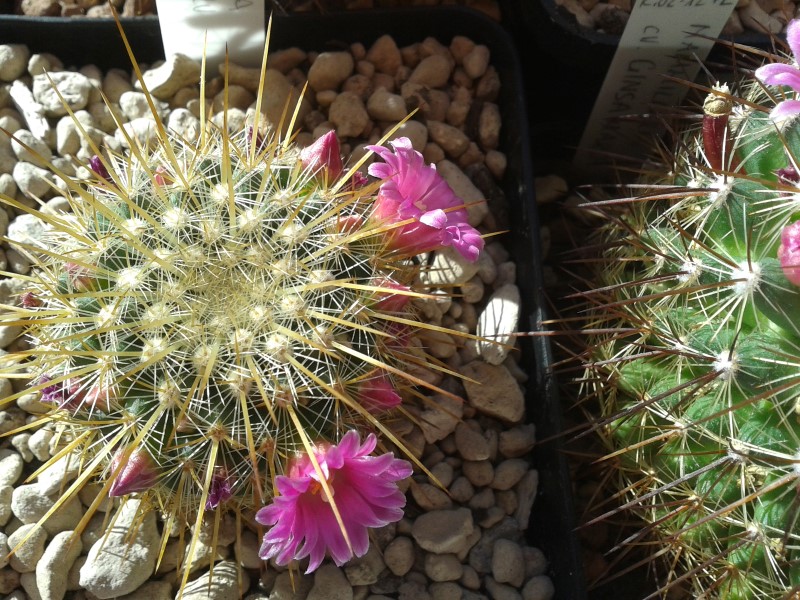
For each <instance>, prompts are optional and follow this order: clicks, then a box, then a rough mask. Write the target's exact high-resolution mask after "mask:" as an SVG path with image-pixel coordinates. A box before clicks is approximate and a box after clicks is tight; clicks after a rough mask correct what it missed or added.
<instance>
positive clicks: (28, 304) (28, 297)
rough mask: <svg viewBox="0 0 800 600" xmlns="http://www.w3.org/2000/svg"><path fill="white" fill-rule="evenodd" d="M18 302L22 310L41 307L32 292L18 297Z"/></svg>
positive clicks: (40, 303) (40, 302) (39, 301)
mask: <svg viewBox="0 0 800 600" xmlns="http://www.w3.org/2000/svg"><path fill="white" fill-rule="evenodd" d="M19 302H20V304H22V306H23V307H24V308H37V307H39V306H41V305H42V301H41V299H40V298H39V297H38V296H37V295H36V294H34V293H33V292H25V293H24V294H22V295H21V296H20V297H19Z"/></svg>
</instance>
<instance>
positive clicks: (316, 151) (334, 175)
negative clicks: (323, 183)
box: [300, 131, 342, 181]
mask: <svg viewBox="0 0 800 600" xmlns="http://www.w3.org/2000/svg"><path fill="white" fill-rule="evenodd" d="M300 162H302V163H303V167H305V168H306V169H309V170H311V171H312V172H314V173H318V171H322V173H318V176H319V177H324V178H327V180H328V181H336V180H337V179H338V178H339V176H340V175H341V174H342V157H341V149H340V148H339V138H337V137H336V132H335V131H329V132H328V133H326V134H325V135H323V136H322V137H320V138H318V139H317V141H315V142H314V143H313V144H311V145H310V146H308V147H307V148H303V150H301V151H300Z"/></svg>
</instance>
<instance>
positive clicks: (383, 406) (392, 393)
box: [356, 369, 403, 414]
mask: <svg viewBox="0 0 800 600" xmlns="http://www.w3.org/2000/svg"><path fill="white" fill-rule="evenodd" d="M356 399H357V400H358V401H359V403H360V404H361V406H363V407H364V408H366V409H367V410H368V411H369V412H371V413H373V414H378V413H382V412H385V411H387V410H391V409H392V408H394V407H395V406H399V405H400V404H401V403H402V402H403V399H402V398H401V397H400V394H398V393H397V390H396V389H395V387H394V385H393V384H392V380H391V379H390V378H389V374H388V373H387V372H386V371H384V370H382V369H375V370H374V371H372V372H371V373H370V374H369V375H368V376H367V377H366V378H365V379H364V380H362V381H360V382H359V384H358V389H357V390H356Z"/></svg>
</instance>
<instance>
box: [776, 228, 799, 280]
mask: <svg viewBox="0 0 800 600" xmlns="http://www.w3.org/2000/svg"><path fill="white" fill-rule="evenodd" d="M778 260H779V261H780V263H781V268H782V269H783V274H784V275H786V279H788V280H789V281H791V282H792V283H793V284H795V285H800V221H795V222H794V223H792V224H791V225H789V226H788V227H784V228H783V231H782V232H781V245H780V246H779V247H778Z"/></svg>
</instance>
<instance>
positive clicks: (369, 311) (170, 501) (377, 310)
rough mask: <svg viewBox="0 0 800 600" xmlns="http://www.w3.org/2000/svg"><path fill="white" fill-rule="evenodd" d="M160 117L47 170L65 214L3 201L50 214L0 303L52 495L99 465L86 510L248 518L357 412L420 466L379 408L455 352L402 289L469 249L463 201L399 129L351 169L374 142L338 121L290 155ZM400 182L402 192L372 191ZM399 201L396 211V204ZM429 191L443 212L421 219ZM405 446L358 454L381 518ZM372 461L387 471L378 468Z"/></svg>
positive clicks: (257, 141)
mask: <svg viewBox="0 0 800 600" xmlns="http://www.w3.org/2000/svg"><path fill="white" fill-rule="evenodd" d="M143 85H144V84H143ZM259 102H260V100H259ZM153 114H154V116H155V117H156V125H157V129H158V141H157V143H156V144H155V145H154V147H151V148H146V147H142V146H141V145H140V144H139V143H138V142H137V141H136V140H134V139H128V142H129V145H130V148H131V150H130V151H129V152H127V153H125V154H120V155H116V154H110V153H105V154H103V153H102V152H101V151H100V149H99V148H95V151H96V156H95V157H93V158H92V161H91V163H90V165H89V166H90V168H91V171H92V172H93V174H92V177H91V178H90V179H88V180H86V181H79V180H77V179H75V178H70V177H67V176H62V175H61V174H60V173H59V172H58V170H57V169H56V168H55V167H52V166H51V168H52V170H53V171H54V173H55V174H56V175H58V176H61V178H62V179H63V181H64V182H65V184H66V186H67V187H68V189H69V199H70V205H71V212H70V213H66V214H58V215H54V214H49V213H46V212H41V211H39V210H37V209H30V208H27V207H25V206H24V205H23V204H21V203H19V202H16V201H15V200H14V199H11V198H2V201H3V202H5V203H7V204H9V205H11V206H13V207H14V208H16V209H18V210H20V211H25V212H29V213H31V214H34V215H36V216H38V217H40V218H41V219H42V220H43V221H44V222H45V223H46V225H47V234H46V239H44V240H43V244H42V246H37V247H30V248H27V250H28V251H29V253H30V255H31V257H32V259H33V260H34V270H33V271H32V273H31V275H30V276H27V277H26V280H27V290H26V292H25V293H24V294H23V295H22V296H21V298H20V306H18V307H5V308H6V310H5V313H4V315H3V322H4V323H5V324H16V325H23V326H25V328H26V333H27V337H28V342H29V343H28V344H27V346H26V349H24V350H21V351H19V352H17V353H15V354H14V355H12V357H11V359H9V360H14V361H15V362H16V364H15V365H14V366H12V367H9V368H8V369H7V370H6V374H8V373H16V374H17V375H18V376H23V377H26V378H30V379H31V381H32V384H31V386H30V387H29V389H28V390H25V391H23V392H20V393H18V394H15V395H13V396H11V397H9V398H8V399H7V400H6V402H12V401H14V400H15V399H16V398H17V397H19V396H20V395H22V394H23V393H29V392H30V391H36V392H41V396H42V398H41V399H42V401H43V402H44V403H46V404H50V405H51V407H52V410H51V411H50V412H49V413H47V414H46V415H44V416H43V417H42V420H41V422H42V423H46V422H48V421H54V422H55V423H56V424H57V425H58V427H59V431H61V432H62V435H63V439H64V440H65V442H66V444H65V446H64V450H63V451H62V452H61V453H59V454H58V455H56V456H55V457H54V459H53V461H55V460H57V459H59V458H61V457H62V456H63V455H64V454H66V453H72V454H73V455H76V456H79V457H80V463H81V471H80V474H79V475H78V477H77V479H76V480H75V481H74V482H72V483H69V484H65V486H64V488H65V489H64V494H63V498H62V502H66V501H67V500H69V499H70V498H72V497H74V496H75V495H76V494H77V493H78V491H79V490H80V489H81V487H82V486H84V485H85V484H86V483H88V482H91V481H99V482H100V483H101V485H100V488H101V493H100V494H99V496H98V499H97V501H96V503H95V506H94V507H96V506H97V505H98V504H99V503H100V502H102V501H103V499H105V498H106V497H107V496H109V495H110V496H113V497H117V496H123V497H127V496H128V495H130V494H135V495H137V496H138V497H139V498H141V500H142V506H144V507H146V508H148V509H155V510H159V511H161V512H162V513H163V514H164V515H165V517H166V519H167V524H166V526H165V528H164V535H165V536H167V535H168V534H169V531H170V530H172V529H174V528H175V527H180V526H182V525H183V524H187V523H188V524H189V525H193V526H194V532H195V536H197V535H199V534H200V532H201V531H202V524H203V521H204V518H205V516H206V515H207V514H208V513H209V512H210V511H217V513H216V514H217V515H219V514H220V512H221V511H222V510H232V511H235V512H236V514H237V515H239V517H240V518H242V519H243V520H244V521H245V522H246V523H249V524H250V525H251V526H252V527H254V528H259V526H258V525H257V524H256V521H258V520H259V519H258V517H257V515H255V512H256V510H258V509H259V508H261V507H262V506H264V505H265V504H266V503H267V502H268V501H270V500H271V499H272V498H274V497H275V496H276V495H277V492H276V491H275V487H276V484H275V482H276V477H277V476H279V475H283V474H287V473H289V471H290V469H291V464H293V463H292V461H293V460H294V459H295V457H297V456H305V457H309V456H311V457H312V458H310V459H308V458H307V459H306V460H310V461H311V462H310V463H309V464H311V463H313V464H312V466H313V469H316V471H317V472H318V473H321V472H322V471H321V467H320V466H319V464H318V463H321V462H322V460H323V458H324V451H325V448H326V447H327V446H325V444H327V445H328V446H329V445H330V444H332V443H333V444H335V443H336V442H337V441H338V440H339V439H340V438H343V436H344V434H345V432H350V431H352V430H355V431H356V432H359V433H365V434H368V433H371V432H376V433H378V434H381V437H382V438H383V439H384V440H385V442H386V443H388V444H394V445H396V446H397V447H398V448H399V449H400V450H401V451H403V452H406V453H407V454H408V456H409V457H410V458H411V459H412V460H414V461H415V462H416V463H417V465H418V466H419V468H420V469H422V470H423V471H425V472H426V473H428V474H429V475H430V473H429V472H428V471H427V469H426V468H425V467H424V466H423V465H421V464H420V463H419V461H418V460H417V459H416V458H414V456H413V453H412V452H411V451H410V450H407V449H405V447H404V445H403V443H402V440H401V439H400V438H399V437H398V436H397V435H395V434H394V433H392V431H391V429H390V428H389V427H388V426H387V424H388V423H389V420H388V419H387V417H388V416H394V415H399V416H400V417H401V418H402V408H399V409H397V411H395V412H390V411H391V410H392V409H395V408H397V407H398V405H399V404H401V402H402V401H403V400H404V399H410V398H413V397H414V395H415V394H420V392H419V391H417V390H413V389H412V388H419V387H422V388H426V387H427V388H429V389H431V390H435V391H436V392H438V393H442V394H447V392H445V391H443V390H440V389H438V388H437V387H435V386H434V385H433V384H431V383H428V382H427V381H426V376H425V372H426V371H428V370H439V371H442V372H450V370H449V369H447V368H446V367H445V366H444V365H442V364H441V363H438V362H437V361H435V360H432V359H431V358H430V357H429V356H428V355H427V353H426V352H425V350H424V348H422V347H420V346H419V345H418V343H416V340H415V335H416V334H417V333H419V332H420V331H422V330H424V329H426V328H428V329H435V330H437V331H441V330H442V327H439V326H434V325H427V324H425V323H424V322H423V321H422V320H421V318H420V315H418V314H417V312H416V310H415V304H414V303H413V302H410V300H412V299H415V298H416V299H425V298H428V297H430V296H429V292H430V290H427V289H424V288H423V287H422V286H421V284H420V283H419V281H420V274H421V271H422V270H423V269H424V268H425V267H424V263H423V261H421V260H419V259H417V258H416V256H417V255H418V254H420V253H423V252H428V251H431V250H435V249H437V248H441V247H442V246H443V245H451V246H454V247H455V248H457V249H458V250H460V251H461V252H462V254H464V253H469V256H467V260H475V259H476V258H477V255H478V253H479V252H480V250H481V248H482V247H483V240H482V239H481V236H480V234H479V233H478V232H477V231H476V230H475V229H474V228H472V227H471V226H469V225H468V224H467V223H466V219H467V212H466V210H465V209H464V207H463V203H462V202H461V201H460V200H458V199H457V197H456V196H455V195H454V194H453V193H452V190H450V188H449V187H448V186H447V184H446V183H445V182H444V180H443V179H442V178H441V176H439V175H436V174H435V170H434V169H433V167H431V166H428V165H425V164H424V161H423V160H422V156H421V155H420V154H419V153H416V152H415V151H413V149H412V148H411V145H410V142H409V141H408V140H407V139H405V138H400V139H399V140H396V141H395V142H393V145H394V147H395V150H396V151H397V153H398V154H397V155H396V156H395V155H391V152H390V151H389V150H387V149H383V148H377V147H371V149H372V150H373V151H374V152H376V153H377V154H380V155H381V156H382V157H383V158H384V160H386V162H387V163H391V166H390V164H385V165H382V166H383V171H381V172H382V173H386V178H382V177H383V176H380V175H379V176H378V177H379V179H376V180H374V181H369V180H367V178H366V177H364V176H363V175H361V174H360V173H359V172H358V171H357V170H356V169H357V168H358V167H359V166H361V164H363V162H364V161H365V160H366V159H367V158H368V156H365V158H364V159H362V161H361V162H360V163H358V164H356V165H355V166H354V167H353V168H352V169H350V170H349V171H345V169H344V168H343V167H342V163H341V158H340V156H339V146H338V142H337V141H336V137H335V135H334V134H333V133H332V132H331V133H330V134H328V135H326V136H323V138H321V139H320V140H318V141H317V142H315V144H314V145H312V146H311V147H309V148H308V149H306V150H303V151H300V150H299V149H298V148H296V146H295V145H294V144H293V143H290V142H289V141H288V140H287V139H281V138H279V137H277V136H272V134H271V133H269V131H265V132H263V134H262V132H260V131H259V130H258V128H255V129H254V128H253V127H250V129H248V130H247V131H241V132H239V133H237V134H230V133H228V132H227V127H226V126H223V127H215V126H214V125H213V124H212V123H211V122H203V127H202V133H201V135H200V137H199V139H198V140H197V141H196V142H190V141H187V140H184V139H181V138H178V137H176V136H175V135H173V134H171V133H169V132H167V131H166V129H165V127H164V126H163V124H161V122H160V121H159V119H158V118H157V115H156V113H155V108H153ZM75 122H76V124H77V125H78V127H79V128H80V127H81V126H80V122H79V121H78V120H77V119H76V120H75ZM392 161H395V162H392ZM378 170H379V171H380V169H378ZM372 172H373V171H372V167H371V168H370V173H372ZM403 177H407V178H409V179H406V180H405V183H404V182H403V179H402V178H403ZM394 178H399V181H397V182H396V184H397V186H398V187H399V188H400V189H399V190H395V191H396V193H395V195H394V196H392V199H391V200H386V199H385V198H384V200H385V201H384V202H383V203H381V200H380V198H381V197H382V196H381V194H382V193H383V190H384V189H385V188H384V184H385V183H387V181H389V180H391V181H394ZM420 178H423V179H424V182H425V183H424V185H423V184H418V183H416V182H417V181H420ZM409 181H410V182H411V183H410V184H409ZM404 185H405V187H403V186H404ZM409 187H410V188H411V189H410V190H409ZM409 193H412V194H413V193H419V194H420V195H423V196H424V195H426V194H427V196H425V197H419V198H415V197H409V196H407V194H409ZM401 196H402V197H401ZM385 197H386V198H388V192H387V193H386V195H385ZM407 200H408V201H409V202H413V205H411V207H410V208H408V207H405V208H403V210H404V211H405V212H404V213H403V215H402V216H401V215H399V212H397V211H399V210H400V208H399V207H397V206H395V204H393V202H395V201H397V202H400V201H403V202H405V201H407ZM426 209H427V210H428V211H430V212H429V213H425V214H426V215H433V216H434V217H435V219H436V220H435V226H434V225H429V224H428V223H429V221H425V223H423V222H422V221H423V220H424V219H425V217H423V216H420V215H421V214H422V212H421V211H424V210H426ZM415 211H416V212H415ZM379 212H380V214H378V213H379ZM396 212H397V214H396ZM451 234H452V235H453V236H455V237H452V238H447V241H444V239H445V238H443V237H442V236H447V235H451ZM465 256H466V254H465ZM452 333H453V334H454V335H456V337H462V338H463V337H465V336H466V335H467V334H463V333H462V334H460V333H455V332H452ZM345 437H346V443H347V444H349V446H348V448H349V450H348V452H354V450H353V448H351V446H352V442H353V437H352V436H345ZM355 439H358V437H356V438H355ZM370 443H371V442H369V440H368V442H365V445H364V446H363V447H360V446H358V445H356V447H355V449H356V450H357V451H358V452H361V453H366V452H368V451H369V444H370ZM318 445H319V446H318ZM372 446H373V447H374V443H372ZM315 448H317V449H320V450H319V452H320V454H319V455H318V456H317V458H316V459H314V458H313V452H316V450H314V449H315ZM363 448H367V450H363ZM383 458H386V457H383ZM376 460H377V459H376ZM362 463H363V464H365V465H371V464H372V463H368V462H364V460H363V459H362ZM362 463H359V464H362ZM400 463H403V461H399V460H397V461H395V462H392V463H387V462H386V461H385V460H383V462H380V463H375V464H376V465H378V466H369V468H370V469H372V470H373V471H374V472H375V473H374V474H373V475H372V479H371V480H370V481H371V483H370V485H372V486H373V487H374V489H375V490H376V491H375V493H376V494H378V493H380V494H382V496H381V498H380V501H381V502H382V503H383V504H382V505H381V510H382V511H383V512H378V513H376V514H379V515H384V514H387V515H389V516H388V517H387V516H380V517H372V521H375V522H377V521H386V522H390V521H391V520H397V518H399V516H398V515H401V514H402V513H401V512H398V511H399V509H400V508H402V504H403V502H401V500H402V499H403V496H402V494H400V492H399V491H396V486H394V488H393V487H392V485H393V484H394V481H395V480H396V479H399V478H401V476H407V475H408V473H410V466H409V467H408V473H406V471H405V467H402V465H401V466H398V465H400ZM403 464H405V463H403ZM381 465H382V466H381ZM386 465H389V466H390V467H391V473H388V474H384V473H382V472H380V469H383V470H386V469H388V468H389V467H387V466H386ZM379 467H380V469H379ZM401 467H402V468H401ZM309 468H311V467H309ZM337 468H338V467H337ZM353 468H355V467H353ZM313 469H311V470H312V472H313ZM326 477H327V476H322V475H321V476H320V479H321V483H318V484H315V485H317V486H318V487H319V489H320V490H321V492H320V493H321V494H324V495H325V496H326V497H327V499H328V504H327V505H330V506H331V507H332V508H331V510H332V511H333V513H334V514H335V516H336V520H337V521H338V523H339V526H340V528H341V529H342V535H343V536H344V540H345V542H346V544H345V548H347V547H349V548H350V551H349V553H348V552H347V551H345V550H342V549H341V545H340V547H339V550H338V553H337V554H336V556H335V558H336V559H337V562H339V561H340V560H342V557H343V556H347V555H348V554H349V555H350V556H352V554H353V553H354V552H355V553H356V554H357V555H359V556H361V555H363V553H364V552H366V548H364V547H357V548H354V547H353V546H351V539H352V536H353V532H354V531H356V529H353V528H350V529H349V530H348V531H345V525H348V522H347V517H348V515H347V514H346V511H347V510H348V508H349V511H350V513H352V512H353V510H354V509H353V507H345V506H342V507H338V508H337V507H336V504H335V501H336V498H334V497H333V492H332V487H333V484H332V483H331V482H326ZM379 484H380V485H383V486H384V487H383V488H379V487H378V485H379ZM320 486H321V487H320ZM387 490H389V491H391V490H395V492H394V493H393V495H391V496H388V495H387V494H388V493H389V491H387ZM398 494H399V499H398V498H397V497H396V496H397V495H398ZM337 497H338V496H337ZM59 505H60V504H57V505H56V506H55V507H54V508H53V509H52V510H51V511H50V512H51V513H52V512H54V511H56V510H58V507H59ZM365 506H366V505H365ZM217 509H219V510H217ZM389 509H391V511H390V510H389ZM370 510H371V509H370ZM392 511H393V512H392ZM92 512H93V510H92V509H90V511H89V513H90V514H89V515H87V517H86V518H85V519H84V522H83V524H82V525H85V523H86V521H88V518H89V517H90V516H91V513H92ZM342 515H344V520H343V517H342ZM48 516H49V514H48V515H45V517H44V519H46V518H47V517H48ZM216 522H217V523H218V522H219V518H218V517H217V519H216ZM259 522H262V521H259ZM359 523H360V521H359ZM370 526H375V523H373V522H371V524H370ZM348 527H350V525H348ZM259 529H260V528H259ZM261 531H263V529H261ZM348 538H351V539H348ZM165 539H166V538H165ZM364 539H366V534H364ZM355 541H356V540H355V539H353V542H355ZM195 542H196V540H194V541H193V542H192V547H194V543H195ZM295 543H296V542H295ZM314 543H315V542H313V541H312V542H309V544H312V545H313V544H314ZM262 550H263V549H262ZM191 556H192V554H191V551H190V553H189V557H191ZM300 558H302V557H300ZM312 558H313V560H312V562H313V561H314V560H315V561H316V563H315V564H318V563H319V558H320V555H319V553H318V552H315V554H314V557H312ZM187 560H188V562H191V558H189V559H187ZM282 560H284V561H286V560H287V558H286V557H282ZM187 577H188V572H185V573H184V584H185V582H186V578H187Z"/></svg>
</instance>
